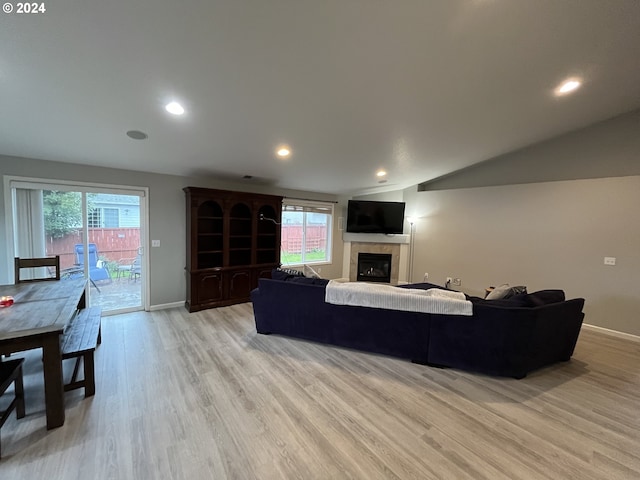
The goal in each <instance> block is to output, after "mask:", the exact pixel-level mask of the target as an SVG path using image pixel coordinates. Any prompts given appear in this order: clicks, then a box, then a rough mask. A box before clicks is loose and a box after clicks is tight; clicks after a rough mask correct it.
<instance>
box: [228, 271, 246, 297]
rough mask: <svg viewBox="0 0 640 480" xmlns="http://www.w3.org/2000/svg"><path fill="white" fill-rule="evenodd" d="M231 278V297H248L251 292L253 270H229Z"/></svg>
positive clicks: (229, 277)
mask: <svg viewBox="0 0 640 480" xmlns="http://www.w3.org/2000/svg"><path fill="white" fill-rule="evenodd" d="M227 275H228V279H229V297H228V298H229V299H233V298H248V297H249V294H250V293H251V270H249V269H246V270H233V271H231V272H227Z"/></svg>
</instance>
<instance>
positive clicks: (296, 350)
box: [0, 304, 640, 480]
mask: <svg viewBox="0 0 640 480" xmlns="http://www.w3.org/2000/svg"><path fill="white" fill-rule="evenodd" d="M39 362H40V356H39V354H38V352H35V351H34V352H31V353H30V354H29V355H28V361H27V363H26V366H25V370H26V378H25V382H26V385H25V386H26V395H27V397H28V398H27V416H26V418H24V419H22V420H19V421H16V419H15V416H14V415H12V418H11V419H10V420H9V421H8V422H7V424H6V425H5V426H4V428H3V429H2V431H1V432H0V434H1V435H2V447H3V448H2V450H3V451H2V453H3V458H2V460H1V461H0V479H2V480H11V479H30V480H35V479H45V478H46V479H51V480H53V479H55V480H61V479H65V480H66V479H106V478H112V479H136V480H138V479H165V478H166V479H216V480H218V479H305V480H309V479H367V480H369V479H414V478H415V479H456V480H457V479H474V480H477V479H491V480H494V479H509V480H513V479H522V480H530V479H570V478H571V479H580V480H588V479H607V480H613V479H638V478H640V408H639V407H640V343H635V342H633V341H629V340H625V339H620V338H614V337H610V336H606V335H604V334H602V333H599V332H595V331H593V330H586V329H583V331H582V333H581V336H580V339H579V341H578V346H577V348H576V352H575V355H574V357H573V359H572V360H571V361H570V362H568V363H563V364H559V365H556V366H553V367H551V368H547V369H544V370H542V371H539V372H534V373H533V374H530V375H529V376H528V377H527V378H525V379H523V380H513V379H508V378H492V377H486V376H483V375H477V374H471V373H465V372H460V371H456V370H440V369H434V368H430V367H426V366H422V365H415V364H412V363H410V362H409V361H406V360H401V359H394V358H389V357H382V356H376V355H371V354H367V353H362V352H355V351H350V350H346V349H339V348H334V347H330V346H324V345H318V344H314V343H310V342H304V341H299V340H293V339H288V338H284V337H278V336H275V335H271V336H263V335H257V334H256V332H255V327H254V324H253V315H252V310H251V304H243V305H235V306H232V307H225V308H219V309H216V310H208V311H204V312H198V313H194V314H189V313H187V312H186V310H184V309H182V308H176V309H170V310H164V311H157V312H152V313H143V312H140V313H134V314H126V315H118V316H113V317H106V318H104V319H103V342H102V345H101V346H100V347H99V348H98V350H97V351H96V381H97V385H96V386H97V392H96V395H95V397H93V398H90V399H84V397H83V392H82V391H81V390H79V391H75V392H69V393H67V394H66V395H67V396H66V400H67V417H66V423H65V425H64V426H63V427H61V428H58V429H56V430H53V431H47V430H46V429H45V417H44V404H43V395H44V393H43V389H42V374H41V365H40V364H39ZM68 367H70V365H69V366H67V368H68Z"/></svg>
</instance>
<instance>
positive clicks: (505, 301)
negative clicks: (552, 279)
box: [467, 290, 565, 308]
mask: <svg viewBox="0 0 640 480" xmlns="http://www.w3.org/2000/svg"><path fill="white" fill-rule="evenodd" d="M467 300H470V301H471V302H472V303H473V304H475V305H478V304H482V305H489V306H492V307H521V308H522V307H524V308H531V307H540V306H542V305H548V304H550V303H558V302H564V300H565V296H564V291H562V290H540V291H538V292H533V293H519V294H517V295H513V296H512V297H509V298H500V299H497V300H487V299H484V298H480V297H471V296H467Z"/></svg>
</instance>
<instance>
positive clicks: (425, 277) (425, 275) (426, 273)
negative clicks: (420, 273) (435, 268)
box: [422, 272, 429, 282]
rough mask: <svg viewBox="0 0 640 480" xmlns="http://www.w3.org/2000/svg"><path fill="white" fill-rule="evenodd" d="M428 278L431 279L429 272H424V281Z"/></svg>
mask: <svg viewBox="0 0 640 480" xmlns="http://www.w3.org/2000/svg"><path fill="white" fill-rule="evenodd" d="M427 280H429V272H424V277H422V281H423V282H426V281H427Z"/></svg>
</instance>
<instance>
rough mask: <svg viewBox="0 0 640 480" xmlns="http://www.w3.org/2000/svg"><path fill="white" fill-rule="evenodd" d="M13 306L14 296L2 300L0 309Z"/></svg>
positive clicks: (0, 300) (0, 299)
mask: <svg viewBox="0 0 640 480" xmlns="http://www.w3.org/2000/svg"><path fill="white" fill-rule="evenodd" d="M11 305H13V297H12V296H6V297H1V298H0V307H10V306H11Z"/></svg>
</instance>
